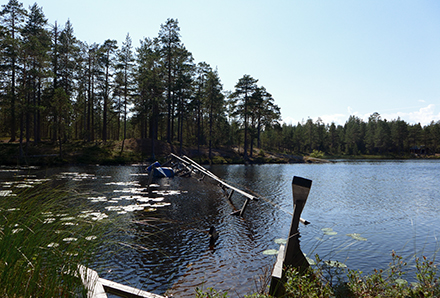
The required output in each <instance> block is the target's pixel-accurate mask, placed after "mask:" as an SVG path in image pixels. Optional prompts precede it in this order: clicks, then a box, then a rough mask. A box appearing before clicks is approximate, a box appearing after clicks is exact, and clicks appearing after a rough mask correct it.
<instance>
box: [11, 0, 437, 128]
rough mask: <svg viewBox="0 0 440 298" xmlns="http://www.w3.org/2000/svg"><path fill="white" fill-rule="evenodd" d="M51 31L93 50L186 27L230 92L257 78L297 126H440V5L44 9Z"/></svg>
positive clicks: (85, 4) (186, 38) (53, 0)
mask: <svg viewBox="0 0 440 298" xmlns="http://www.w3.org/2000/svg"><path fill="white" fill-rule="evenodd" d="M6 2H7V0H2V3H3V4H5V3H6ZM21 2H22V3H23V5H24V6H25V7H26V8H28V7H29V5H31V4H33V3H34V2H37V4H38V5H39V6H41V7H43V12H44V13H45V15H46V17H47V18H48V19H49V23H51V24H53V23H54V22H55V21H57V22H58V24H60V25H64V24H65V22H66V21H67V19H70V21H71V22H72V24H73V28H74V30H75V34H76V37H77V38H78V39H80V40H81V41H85V42H88V43H93V42H96V43H102V42H103V41H105V40H106V39H116V40H117V41H118V43H119V45H120V44H121V43H122V41H123V40H124V39H125V36H126V35H127V33H129V34H130V36H131V37H132V39H133V45H134V46H135V47H136V46H138V45H139V40H140V39H143V38H144V37H151V38H152V37H156V36H157V35H158V32H159V29H160V25H161V24H163V23H165V22H166V20H167V19H168V18H174V19H178V21H179V25H180V28H181V31H180V33H181V40H182V42H183V43H184V44H185V46H186V48H187V49H188V50H189V51H190V52H191V53H192V54H193V57H194V59H195V62H196V63H198V62H202V61H205V62H206V63H208V64H210V65H211V66H212V67H213V68H215V67H218V71H219V74H220V78H221V80H222V83H223V86H224V89H225V90H233V89H234V86H235V84H236V83H237V81H238V80H239V79H240V78H241V77H242V76H243V75H244V74H249V75H251V76H252V77H254V78H255V79H258V80H259V82H258V85H260V86H264V87H266V89H267V91H268V92H270V93H271V94H272V95H273V97H274V99H275V103H276V104H278V105H279V106H280V107H281V113H282V117H283V120H284V121H285V122H286V123H293V124H296V123H297V122H301V121H303V120H304V121H306V120H307V119H308V118H312V119H313V120H314V121H316V120H317V118H318V117H321V119H322V120H323V121H324V122H325V123H331V122H332V121H333V122H335V123H336V124H342V125H343V124H344V123H345V122H346V120H348V117H349V116H350V115H356V116H358V117H360V118H362V119H364V120H366V121H367V120H368V116H369V115H370V114H372V113H374V112H378V113H379V114H381V116H382V118H385V119H388V120H393V119H397V117H400V118H401V119H402V120H405V121H406V122H408V123H411V124H412V123H419V122H420V123H421V124H422V125H427V124H429V123H430V122H431V121H432V120H434V121H439V120H440V1H438V0H432V1H424V0H418V1H414V0H411V1H406V0H387V1H382V0H378V1H375V0H368V1H365V0H359V1H354V0H346V1H337V0H332V1H327V0H325V1H324V0H322V1H313V0H271V1H268V0H221V1H211V0H185V1H183V0H182V1H170V0H160V1H157V0H156V1H151V0H124V1H116V0H87V1H85V0H75V1H65V0H38V1H33V0H32V1H30V0H29V1H28V0H26V1H21Z"/></svg>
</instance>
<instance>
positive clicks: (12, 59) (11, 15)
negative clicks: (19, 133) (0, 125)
mask: <svg viewBox="0 0 440 298" xmlns="http://www.w3.org/2000/svg"><path fill="white" fill-rule="evenodd" d="M2 8H3V10H2V11H1V12H0V16H1V22H0V24H1V25H3V26H4V28H5V31H6V34H5V38H4V42H3V45H2V46H4V54H5V57H4V60H5V61H4V62H5V65H4V69H5V70H6V72H7V75H8V76H9V77H10V79H9V80H8V81H9V82H8V83H7V85H8V92H7V97H8V99H9V100H8V101H9V102H8V105H9V108H10V121H9V123H10V135H11V138H10V142H14V141H15V140H16V102H17V91H16V87H17V86H16V84H17V70H18V68H19V65H17V58H18V55H19V51H20V48H21V43H22V41H21V29H22V28H23V22H24V19H25V17H26V15H27V12H26V10H25V9H23V4H22V3H19V2H18V1H17V0H9V2H8V4H6V5H2Z"/></svg>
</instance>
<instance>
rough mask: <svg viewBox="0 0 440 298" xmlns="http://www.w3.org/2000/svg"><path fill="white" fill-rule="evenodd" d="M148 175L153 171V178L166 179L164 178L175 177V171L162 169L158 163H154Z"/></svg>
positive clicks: (167, 168)
mask: <svg viewBox="0 0 440 298" xmlns="http://www.w3.org/2000/svg"><path fill="white" fill-rule="evenodd" d="M147 171H148V173H151V171H153V177H157V178H164V177H174V170H173V169H172V168H169V167H161V166H160V163H159V162H158V161H156V162H154V163H152V164H151V165H150V166H149V167H148V168H147Z"/></svg>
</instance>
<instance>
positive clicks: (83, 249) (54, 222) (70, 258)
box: [0, 185, 103, 297]
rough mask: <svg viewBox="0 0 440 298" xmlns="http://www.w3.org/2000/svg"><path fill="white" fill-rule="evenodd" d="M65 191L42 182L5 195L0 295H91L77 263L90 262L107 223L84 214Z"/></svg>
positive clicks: (0, 209) (0, 218) (0, 211)
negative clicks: (81, 277) (78, 270)
mask: <svg viewBox="0 0 440 298" xmlns="http://www.w3.org/2000/svg"><path fill="white" fill-rule="evenodd" d="M74 206H75V202H72V200H71V198H70V199H68V196H67V194H66V193H65V192H62V191H60V190H57V189H51V188H50V187H48V186H47V185H41V186H39V187H35V188H32V189H29V188H26V189H24V190H22V191H17V193H16V196H14V197H8V198H1V199H0V285H1V287H0V296H1V297H31V296H32V297H71V296H85V295H86V289H85V288H84V286H83V284H82V281H81V279H80V278H78V276H77V274H76V272H77V268H78V267H77V266H78V265H80V264H81V265H85V266H88V265H89V264H90V263H91V262H92V261H93V256H94V252H95V251H96V248H97V247H98V246H99V239H100V235H102V234H103V232H102V231H103V229H101V227H103V225H98V224H96V221H94V220H90V219H88V218H87V217H79V216H77V215H78V214H79V212H78V211H79V206H76V207H74Z"/></svg>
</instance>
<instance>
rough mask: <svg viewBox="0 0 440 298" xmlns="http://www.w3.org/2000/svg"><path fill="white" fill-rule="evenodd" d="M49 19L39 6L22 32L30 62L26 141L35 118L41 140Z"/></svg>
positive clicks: (33, 8) (25, 51)
mask: <svg viewBox="0 0 440 298" xmlns="http://www.w3.org/2000/svg"><path fill="white" fill-rule="evenodd" d="M46 26H47V19H46V18H45V16H44V14H43V11H42V9H41V8H40V7H38V6H37V4H34V5H33V6H32V7H31V8H30V13H29V16H28V19H27V22H26V26H25V27H24V28H23V30H22V35H23V42H24V44H23V49H24V58H25V60H26V61H27V62H28V72H27V80H26V81H27V90H26V91H27V92H26V93H27V96H26V99H27V102H26V104H25V107H26V109H25V113H26V140H27V143H29V140H30V133H31V129H30V124H31V123H30V120H31V119H30V118H31V112H32V116H33V126H34V130H33V132H34V142H35V143H38V142H39V141H40V140H41V113H40V111H41V94H42V84H43V80H44V79H45V78H48V68H47V66H48V64H49V55H48V52H49V49H50V43H51V40H50V36H49V32H48V31H47V29H46Z"/></svg>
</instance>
